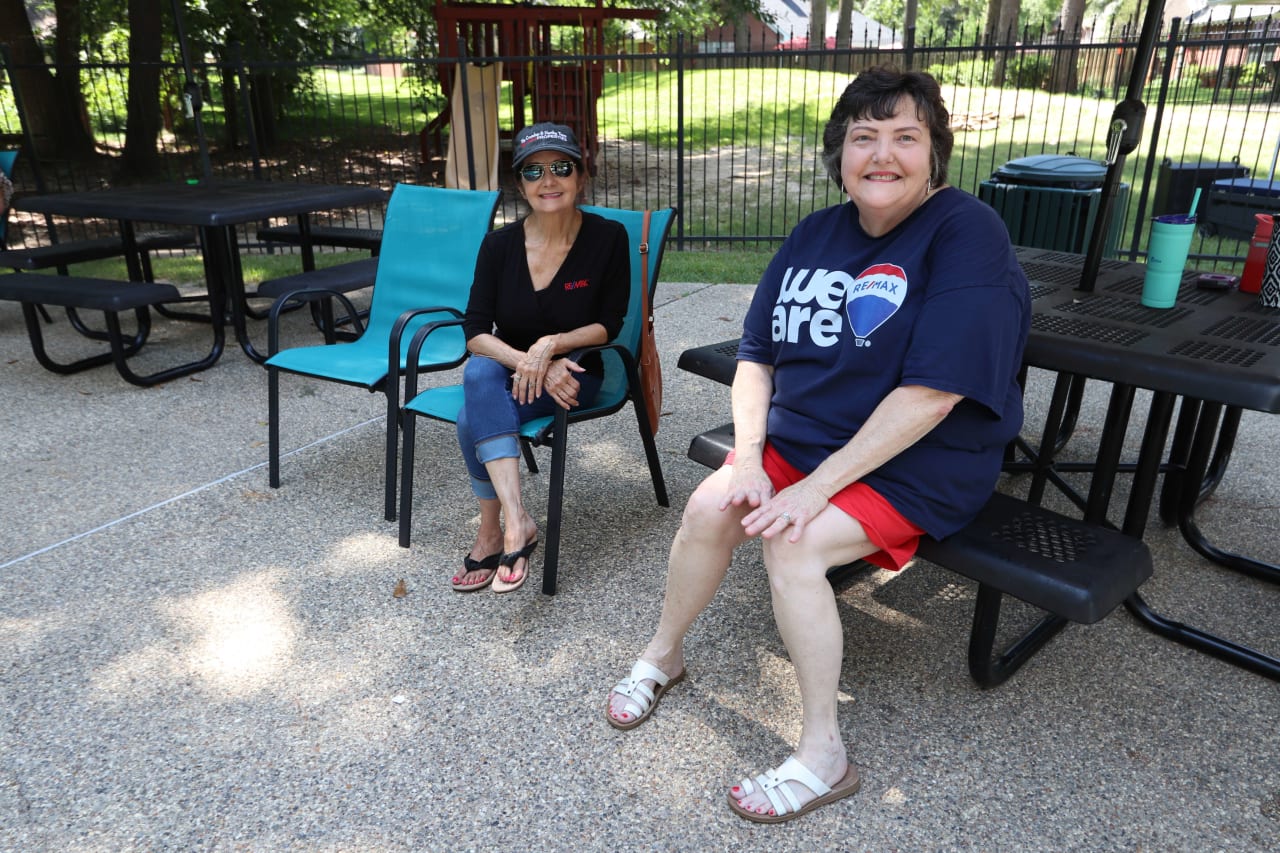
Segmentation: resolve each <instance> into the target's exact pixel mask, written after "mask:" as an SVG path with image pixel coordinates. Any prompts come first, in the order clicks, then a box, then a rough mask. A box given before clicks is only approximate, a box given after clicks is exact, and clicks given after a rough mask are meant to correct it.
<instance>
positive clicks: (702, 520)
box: [680, 475, 746, 545]
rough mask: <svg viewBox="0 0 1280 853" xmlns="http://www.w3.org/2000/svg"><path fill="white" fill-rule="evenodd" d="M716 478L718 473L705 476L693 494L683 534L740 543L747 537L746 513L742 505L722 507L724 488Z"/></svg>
mask: <svg viewBox="0 0 1280 853" xmlns="http://www.w3.org/2000/svg"><path fill="white" fill-rule="evenodd" d="M714 480H715V477H714V475H713V476H712V477H708V478H707V479H706V480H703V481H702V484H701V485H700V486H698V488H696V489H694V491H693V494H692V495H690V496H689V502H688V503H686V504H685V507H684V515H683V516H682V517H681V521H680V535H682V536H684V537H685V538H705V539H712V540H715V541H730V540H731V542H732V544H733V545H737V544H738V543H739V542H741V541H742V540H744V539H745V538H746V534H745V533H744V532H743V529H742V517H743V515H745V514H746V513H745V512H744V511H743V510H742V508H740V507H733V506H730V507H726V508H725V509H721V508H720V502H721V501H722V500H723V499H724V488H723V487H722V486H719V485H717V484H716V483H715V482H714Z"/></svg>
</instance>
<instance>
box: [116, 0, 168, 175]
mask: <svg viewBox="0 0 1280 853" xmlns="http://www.w3.org/2000/svg"><path fill="white" fill-rule="evenodd" d="M161 5H162V4H161V0H129V92H128V95H127V96H126V109H127V111H128V113H127V116H126V118H125V136H124V157H123V158H122V161H121V164H120V168H121V171H123V172H124V173H125V174H128V175H134V176H143V175H150V174H154V173H155V172H156V171H157V164H158V162H159V159H160V155H159V153H158V152H157V151H156V136H157V135H159V133H160V56H161V45H162V33H163V26H164V25H163V22H164V21H165V19H166V18H165V16H163V15H162V14H161Z"/></svg>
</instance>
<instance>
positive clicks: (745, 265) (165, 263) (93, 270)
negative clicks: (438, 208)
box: [73, 249, 772, 287]
mask: <svg viewBox="0 0 1280 853" xmlns="http://www.w3.org/2000/svg"><path fill="white" fill-rule="evenodd" d="M353 256H354V257H364V256H365V255H364V253H363V252H325V253H322V254H317V255H316V266H318V267H326V266H330V265H332V264H336V263H341V262H342V261H346V260H350V259H351V258H352V257H353ZM770 257H772V255H771V253H769V252H762V251H754V250H748V249H739V250H734V251H721V252H709V251H691V252H675V251H667V252H666V253H665V254H664V255H663V256H662V280H663V281H681V282H709V283H713V284H755V283H756V282H757V281H759V280H760V275H761V273H763V272H764V268H765V266H766V265H767V264H768V263H769V259H770ZM299 263H300V261H299V259H298V256H297V255H283V254H282V255H262V254H257V253H254V254H245V255H242V256H241V265H242V267H243V268H244V280H245V284H247V285H249V286H250V287H255V286H257V284H258V283H259V282H262V281H265V280H267V279H271V278H280V277H281V276H286V275H291V274H293V273H296V272H298V270H299V269H301V267H300V266H299ZM152 265H153V267H154V269H155V274H156V278H157V279H159V280H161V281H169V282H174V283H176V284H189V285H199V284H201V283H202V282H203V281H204V265H203V262H202V261H201V260H200V257H199V256H198V255H194V254H193V255H190V256H186V257H158V258H155V259H154V261H153V263H152ZM73 271H74V273H75V274H77V275H87V276H96V277H100V278H118V279H124V278H128V277H129V274H128V271H127V270H126V269H125V265H124V261H122V260H119V259H111V260H106V261H94V262H92V263H86V264H78V265H76V266H75V267H74V268H73Z"/></svg>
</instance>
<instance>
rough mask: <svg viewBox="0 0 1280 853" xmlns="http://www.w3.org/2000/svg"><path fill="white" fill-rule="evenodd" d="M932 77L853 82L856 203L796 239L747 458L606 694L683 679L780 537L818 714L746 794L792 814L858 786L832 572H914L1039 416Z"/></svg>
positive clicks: (766, 313)
mask: <svg viewBox="0 0 1280 853" xmlns="http://www.w3.org/2000/svg"><path fill="white" fill-rule="evenodd" d="M947 122H948V115H947V111H946V108H945V106H944V105H943V103H942V97H941V92H940V91H939V88H938V85H937V83H936V82H935V81H934V80H933V78H931V77H929V76H928V75H927V74H923V73H920V72H899V71H897V70H894V69H891V68H874V69H870V70H868V71H864V72H863V73H861V74H859V75H858V77H857V79H855V80H854V82H853V83H852V84H850V85H849V87H848V88H847V89H846V90H845V92H844V94H843V95H842V96H841V98H840V100H839V102H838V103H837V104H836V107H835V109H834V110H833V111H832V114H831V119H830V121H829V122H828V123H827V126H826V130H825V133H824V134H823V159H824V162H825V163H826V165H827V169H828V172H829V173H830V175H831V178H832V179H833V180H835V181H836V182H837V183H839V185H840V186H841V188H842V190H843V191H844V192H845V193H847V195H848V197H849V200H850V203H848V204H841V205H837V206H835V207H831V208H827V209H825V210H820V211H818V212H816V213H814V214H812V215H811V216H809V217H807V218H805V219H804V221H802V222H801V223H800V224H799V225H798V226H797V227H796V228H795V230H794V231H793V232H792V233H791V235H790V236H789V237H788V238H787V240H786V242H785V243H784V244H783V246H782V248H781V249H780V250H779V252H778V254H777V255H776V257H774V259H773V261H772V262H771V263H770V265H769V267H768V269H767V270H766V272H765V274H764V276H763V278H762V279H761V281H760V284H759V286H758V287H757V288H756V292H755V296H754V298H753V300H752V303H751V307H750V309H749V310H748V312H747V317H746V321H745V323H744V328H743V334H742V341H741V343H740V345H739V348H738V370H737V374H736V376H735V379H734V383H733V423H734V436H735V438H734V442H735V444H734V450H733V451H732V452H731V453H730V454H729V458H728V459H727V460H726V464H725V466H724V467H722V468H721V469H720V470H718V471H716V472H715V473H714V474H712V475H711V476H710V477H708V478H707V479H706V480H705V481H703V483H702V485H701V486H699V487H698V489H697V491H695V492H694V494H693V496H692V497H691V498H690V499H689V504H688V507H687V508H686V510H685V515H684V521H683V524H682V525H681V528H680V531H679V532H678V533H677V534H676V539H675V543H674V544H673V546H672V549H671V559H670V566H669V568H668V574H667V587H666V598H665V600H664V604H663V609H662V617H661V620H660V622H659V624H658V629H657V632H656V633H655V635H654V637H653V639H652V640H651V641H650V643H649V645H648V647H647V648H646V649H645V650H644V652H643V653H642V654H641V656H640V659H639V660H638V661H637V662H636V664H635V666H634V667H633V669H632V670H631V673H630V675H629V676H628V677H627V678H625V679H623V680H622V681H620V682H619V683H618V685H617V686H616V687H614V689H613V691H612V692H611V693H610V695H609V700H608V705H607V707H606V716H607V718H608V720H609V722H610V723H611V724H612V725H614V726H615V727H617V728H621V729H630V728H633V727H635V726H637V725H639V724H640V723H642V722H643V721H644V720H645V719H647V717H648V716H649V714H651V713H652V712H653V709H654V707H655V706H656V704H657V702H658V700H659V699H660V698H661V696H662V694H663V693H664V692H665V690H666V689H667V688H668V687H670V686H671V685H672V684H674V683H676V682H678V681H679V680H681V679H682V678H683V677H684V647H683V643H684V636H685V633H686V631H687V630H688V629H689V626H690V625H691V624H692V623H693V620H694V619H695V618H696V617H697V615H698V614H699V613H700V612H701V611H702V610H703V608H704V607H706V605H707V604H708V603H709V602H710V601H711V598H712V596H713V595H714V593H715V591H716V589H717V588H718V587H719V585H720V582H721V580H722V579H723V578H724V576H725V573H726V572H727V570H728V567H729V562H730V559H731V557H732V554H733V550H734V548H736V547H737V546H738V545H739V544H741V543H742V542H744V541H746V540H747V539H749V538H752V537H756V536H760V537H762V539H763V546H764V548H763V550H764V561H765V566H766V568H767V569H768V573H769V580H770V589H771V592H772V596H773V611H774V618H775V620H776V622H777V625H778V631H779V633H780V634H781V636H782V640H783V642H784V643H785V644H786V647H787V651H788V653H789V654H790V657H791V660H792V663H793V664H794V666H795V669H796V676H797V680H798V682H799V688H800V697H801V701H802V704H803V725H802V729H801V734H800V742H799V744H798V745H797V748H796V750H795V752H794V753H793V754H792V755H791V757H789V758H788V759H787V760H786V761H784V762H783V763H782V764H781V765H780V766H779V767H777V768H775V769H774V770H770V771H768V772H767V773H763V774H760V775H757V776H755V777H748V778H744V779H743V780H742V781H740V782H739V783H738V784H736V785H733V786H731V787H730V788H729V790H728V798H729V806H730V808H732V809H733V810H734V812H736V813H737V814H739V815H741V816H742V817H745V818H747V819H749V820H754V821H761V822H766V823H772V822H778V821H783V820H790V819H792V818H794V817H798V816H799V815H801V814H804V813H805V812H807V811H810V810H812V809H813V808H816V807H818V806H821V805H824V804H826V803H829V802H832V801H834V800H836V799H839V798H840V797H844V796H847V795H849V794H852V793H853V792H855V791H856V790H857V789H858V786H859V784H860V780H859V777H858V773H857V771H856V770H855V769H854V767H853V765H852V763H851V762H850V761H849V759H848V756H847V753H846V751H845V746H844V742H843V740H842V738H841V736H840V731H839V728H838V726H837V722H836V691H837V687H838V683H839V678H840V669H841V660H842V655H843V647H844V633H843V630H842V628H841V625H840V617H839V613H838V611H837V608H836V601H835V595H834V593H833V591H832V589H831V586H830V584H829V583H828V582H827V580H826V572H827V569H828V568H829V567H830V566H838V565H843V564H846V563H849V562H852V561H854V560H859V559H865V560H868V561H870V562H873V563H875V564H877V565H879V566H882V567H884V568H888V569H893V570H896V569H898V568H900V567H901V566H902V565H903V564H904V563H905V562H906V561H907V560H909V559H910V558H911V556H912V554H913V553H914V552H915V548H916V543H917V541H918V539H919V537H920V536H921V535H925V534H927V535H930V536H934V537H943V536H946V535H948V534H950V533H952V532H954V531H956V530H958V529H959V528H961V527H963V526H964V525H965V524H966V523H968V521H969V520H970V519H972V518H973V516H974V515H976V514H977V512H978V510H979V509H981V508H982V506H983V504H984V503H986V500H987V498H988V497H989V496H990V494H991V492H992V489H993V488H994V486H995V482H996V478H997V476H998V474H999V471H1000V463H1001V458H1002V454H1003V451H1004V447H1005V445H1006V444H1007V443H1008V442H1009V441H1010V440H1011V439H1012V438H1013V437H1014V436H1016V435H1017V433H1018V430H1019V428H1020V427H1021V425H1022V395H1021V390H1020V387H1019V385H1018V381H1017V374H1018V370H1019V367H1020V365H1021V362H1022V351H1023V347H1024V346H1025V344H1026V337H1027V330H1028V328H1029V325H1030V314H1031V309H1030V297H1029V292H1028V286H1027V280H1026V277H1025V276H1024V275H1023V273H1022V271H1021V269H1020V268H1019V266H1018V263H1017V260H1016V258H1015V256H1014V253H1013V247H1012V246H1011V245H1010V242H1009V234H1008V231H1007V230H1006V228H1005V226H1004V224H1003V223H1002V222H1001V220H1000V218H999V216H998V215H997V214H996V213H995V211H993V210H992V209H991V208H990V207H988V206H987V205H985V204H983V203H982V202H980V201H978V200H977V199H975V198H974V197H973V196H970V195H967V194H965V193H963V192H961V191H960V190H957V189H954V188H952V187H948V186H947V185H946V179H947V162H948V159H949V158H950V155H951V147H952V134H951V131H950V130H949V129H948V126H947Z"/></svg>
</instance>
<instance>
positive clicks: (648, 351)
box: [640, 210, 662, 433]
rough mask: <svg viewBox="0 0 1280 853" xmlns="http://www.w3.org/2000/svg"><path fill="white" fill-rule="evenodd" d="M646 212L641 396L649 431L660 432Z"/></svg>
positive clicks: (642, 264) (658, 367)
mask: <svg viewBox="0 0 1280 853" xmlns="http://www.w3.org/2000/svg"><path fill="white" fill-rule="evenodd" d="M651 214H652V211H649V210H646V211H645V212H644V224H643V225H642V226H641V227H640V287H641V288H642V290H643V292H642V294H641V297H640V298H641V300H642V301H641V303H640V305H641V322H640V393H641V395H642V396H643V397H644V407H645V410H646V412H647V414H648V415H649V429H651V430H652V431H653V432H655V433H656V432H657V431H658V423H659V420H660V419H661V417H662V363H661V362H660V361H659V360H658V345H657V343H656V342H655V341H654V339H653V306H652V305H650V304H649V217H650V215H651Z"/></svg>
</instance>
